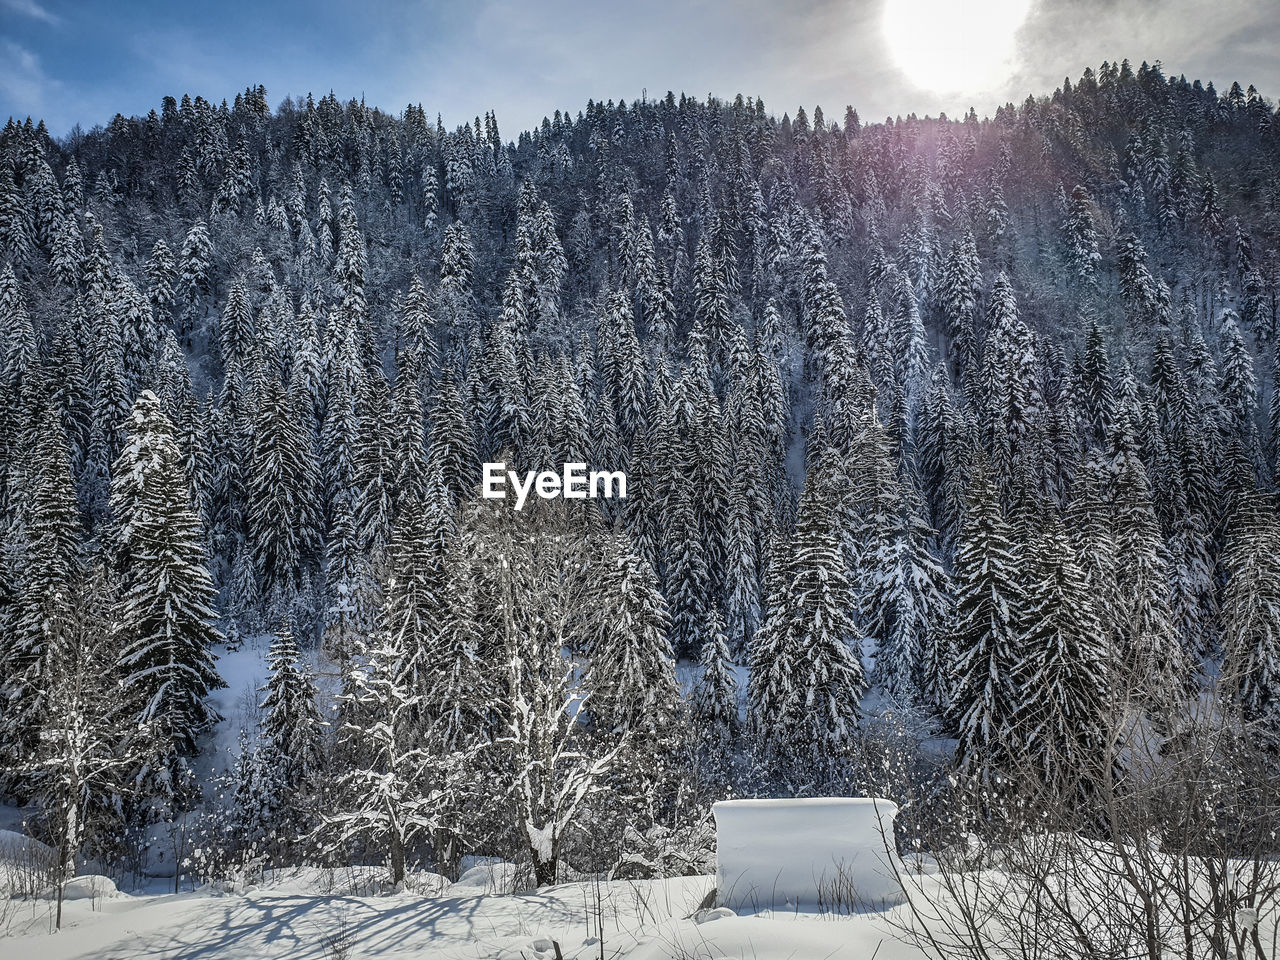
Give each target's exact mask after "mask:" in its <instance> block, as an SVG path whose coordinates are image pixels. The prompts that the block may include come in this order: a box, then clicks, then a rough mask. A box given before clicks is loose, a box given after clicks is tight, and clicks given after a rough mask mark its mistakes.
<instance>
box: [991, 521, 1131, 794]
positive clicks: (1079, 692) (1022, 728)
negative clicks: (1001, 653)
mask: <svg viewBox="0 0 1280 960" xmlns="http://www.w3.org/2000/svg"><path fill="white" fill-rule="evenodd" d="M1028 554H1029V556H1030V557H1031V558H1032V560H1031V563H1030V570H1029V571H1028V573H1029V576H1028V578H1027V583H1026V587H1025V591H1024V592H1025V605H1026V614H1025V617H1024V622H1025V623H1026V628H1025V631H1024V633H1023V636H1022V638H1021V644H1020V646H1021V652H1020V655H1019V660H1018V663H1017V666H1016V667H1015V675H1016V677H1017V686H1018V690H1019V691H1020V693H1021V700H1020V703H1019V704H1018V707H1017V712H1016V715H1015V717H1014V719H1013V722H1012V727H1011V730H1010V734H1011V736H1012V738H1014V739H1015V740H1016V741H1017V742H1018V743H1021V744H1024V745H1025V747H1024V749H1025V751H1026V764H1027V771H1028V772H1029V773H1032V774H1034V775H1035V776H1036V777H1037V778H1038V779H1039V780H1040V781H1041V782H1042V783H1044V784H1045V785H1046V786H1047V787H1048V788H1049V789H1050V790H1052V791H1053V792H1054V793H1055V794H1056V795H1058V796H1062V797H1064V798H1066V800H1067V801H1068V802H1069V803H1072V804H1077V803H1081V802H1086V803H1087V802H1089V800H1090V799H1091V794H1092V792H1093V791H1095V790H1096V789H1097V785H1098V782H1099V780H1100V779H1101V778H1102V777H1103V775H1104V774H1105V773H1106V770H1105V767H1104V764H1106V763H1107V757H1108V755H1109V752H1110V751H1111V749H1112V747H1113V745H1112V744H1111V743H1110V741H1109V730H1110V729H1111V725H1112V724H1111V716H1110V712H1111V711H1112V710H1113V709H1114V707H1113V704H1112V702H1111V687H1110V663H1109V658H1108V651H1107V647H1106V643H1105V641H1104V639H1103V633H1102V627H1101V625H1100V624H1099V622H1098V618H1097V615H1096V614H1095V613H1094V604H1093V597H1092V596H1091V594H1090V590H1089V583H1088V580H1087V579H1086V577H1085V574H1084V571H1083V570H1082V569H1081V568H1080V566H1079V565H1078V564H1077V563H1076V560H1075V556H1074V552H1073V551H1072V549H1071V544H1070V541H1069V539H1068V537H1067V532H1066V528H1065V527H1064V526H1063V524H1062V521H1061V520H1059V519H1058V517H1057V514H1055V513H1053V512H1052V511H1051V512H1050V514H1049V519H1048V523H1047V524H1046V526H1045V527H1044V528H1043V530H1042V532H1041V533H1040V534H1039V535H1038V536H1037V537H1036V538H1035V540H1034V541H1033V543H1032V544H1031V547H1030V549H1029V550H1028Z"/></svg>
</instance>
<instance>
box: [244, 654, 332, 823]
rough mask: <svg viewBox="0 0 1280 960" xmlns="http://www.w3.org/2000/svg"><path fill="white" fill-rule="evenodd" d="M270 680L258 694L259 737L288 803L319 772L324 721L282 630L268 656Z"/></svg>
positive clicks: (307, 676)
mask: <svg viewBox="0 0 1280 960" xmlns="http://www.w3.org/2000/svg"><path fill="white" fill-rule="evenodd" d="M267 666H268V667H269V668H270V669H271V676H270V678H269V679H268V680H267V684H266V686H264V687H262V688H261V690H260V692H261V693H263V694H265V696H264V697H263V698H262V702H261V703H260V704H258V707H259V709H261V710H265V711H266V715H265V717H264V718H263V721H262V734H263V738H264V740H265V741H266V745H267V750H268V754H269V756H268V762H269V764H270V765H271V766H272V767H273V768H274V769H275V771H276V773H277V776H278V780H279V782H280V784H281V785H282V786H283V787H284V790H285V796H284V797H282V798H281V800H282V801H283V802H284V803H285V804H288V803H291V802H292V801H293V799H294V798H295V797H296V796H297V795H298V794H299V793H301V792H303V791H306V790H308V789H309V788H311V787H313V786H314V782H315V778H316V776H317V775H318V774H319V773H320V770H321V763H322V761H323V752H322V751H323V748H324V721H323V720H322V719H321V717H320V710H319V707H318V706H317V704H316V695H317V691H316V685H315V680H314V679H313V678H312V676H311V674H310V672H309V671H308V669H307V668H306V666H305V665H304V664H303V662H302V659H301V656H300V654H299V653H298V644H297V642H296V641H295V640H294V639H293V635H292V634H290V633H289V632H288V631H287V630H286V631H283V632H281V633H280V634H278V635H277V636H276V638H275V640H274V641H273V642H272V644H271V649H270V651H268V653H267Z"/></svg>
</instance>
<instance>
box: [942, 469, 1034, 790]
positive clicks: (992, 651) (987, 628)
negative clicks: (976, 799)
mask: <svg viewBox="0 0 1280 960" xmlns="http://www.w3.org/2000/svg"><path fill="white" fill-rule="evenodd" d="M965 499H966V503H965V516H964V523H963V524H962V526H961V528H960V537H959V542H958V543H957V546H956V559H955V584H956V600H955V620H954V626H953V627H952V632H951V645H952V650H953V656H954V657H955V660H954V662H953V664H952V667H951V670H952V675H953V677H954V680H953V695H952V709H953V722H954V724H955V728H956V729H957V730H958V731H959V741H960V742H959V745H958V747H957V753H956V764H957V766H958V768H959V769H960V771H961V772H962V773H963V774H964V775H965V776H967V777H970V778H973V779H975V780H977V781H979V782H981V783H983V784H985V785H994V784H995V783H996V782H997V781H999V780H1000V779H1001V778H1002V777H1004V776H1005V775H1007V772H1008V769H1009V766H1010V763H1011V760H1012V756H1011V753H1012V751H1013V750H1015V747H1016V744H1015V740H1014V737H1015V734H1014V723H1015V719H1016V716H1017V710H1018V704H1019V693H1018V690H1017V667H1018V655H1019V650H1020V644H1019V637H1020V634H1021V630H1022V627H1021V624H1022V623H1023V622H1024V621H1023V598H1022V594H1021V591H1020V590H1019V585H1018V576H1017V573H1016V569H1015V565H1014V555H1013V546H1012V542H1011V540H1012V531H1011V530H1010V528H1009V524H1008V523H1006V522H1005V519H1004V517H1003V516H1002V515H1001V512H1000V503H999V500H998V499H997V497H996V493H995V489H994V487H993V486H992V484H991V481H990V480H989V479H988V477H987V473H986V469H985V466H984V465H983V464H981V462H980V463H979V464H978V466H977V467H976V468H975V470H974V471H973V473H972V475H971V476H970V479H969V489H968V491H967V495H966V498H965Z"/></svg>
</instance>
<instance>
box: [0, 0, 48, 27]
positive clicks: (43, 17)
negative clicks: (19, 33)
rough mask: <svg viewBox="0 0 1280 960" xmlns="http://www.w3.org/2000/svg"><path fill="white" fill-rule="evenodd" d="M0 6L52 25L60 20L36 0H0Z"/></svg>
mask: <svg viewBox="0 0 1280 960" xmlns="http://www.w3.org/2000/svg"><path fill="white" fill-rule="evenodd" d="M0 7H3V8H4V9H5V10H8V11H9V12H10V13H16V14H17V15H18V16H20V17H30V18H31V19H32V20H40V21H43V22H44V23H47V24H49V25H50V26H52V27H56V26H57V25H58V24H60V23H61V22H62V18H61V17H59V16H58V15H57V14H55V13H51V12H50V11H49V10H47V9H46V8H44V7H42V6H41V5H40V4H38V3H36V0H0Z"/></svg>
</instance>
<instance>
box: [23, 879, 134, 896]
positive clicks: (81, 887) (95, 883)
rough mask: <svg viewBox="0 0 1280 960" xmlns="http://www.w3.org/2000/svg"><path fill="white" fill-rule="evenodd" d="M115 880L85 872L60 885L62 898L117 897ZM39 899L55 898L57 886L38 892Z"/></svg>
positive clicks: (118, 892) (118, 893)
mask: <svg viewBox="0 0 1280 960" xmlns="http://www.w3.org/2000/svg"><path fill="white" fill-rule="evenodd" d="M119 895H120V891H119V890H117V889H116V882H115V881H114V880H112V879H111V878H110V877H103V876H99V875H98V874H95V873H87V874H85V875H84V876H80V877H72V878H71V879H70V880H68V881H67V882H66V884H64V885H63V887H62V899H63V900H99V899H102V898H103V897H118V896H119ZM40 899H41V900H57V899H58V888H57V887H48V888H46V889H45V890H43V891H41V893H40Z"/></svg>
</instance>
